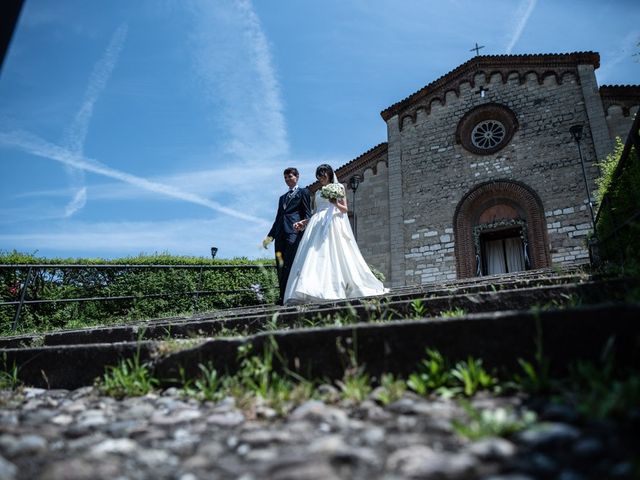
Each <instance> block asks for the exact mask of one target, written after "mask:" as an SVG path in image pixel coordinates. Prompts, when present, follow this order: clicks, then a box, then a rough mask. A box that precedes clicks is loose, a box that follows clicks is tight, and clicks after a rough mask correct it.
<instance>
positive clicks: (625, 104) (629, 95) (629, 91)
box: [600, 85, 640, 116]
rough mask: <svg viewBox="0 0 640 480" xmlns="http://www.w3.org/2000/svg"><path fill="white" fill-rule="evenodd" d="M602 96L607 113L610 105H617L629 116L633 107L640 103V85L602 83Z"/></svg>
mask: <svg viewBox="0 0 640 480" xmlns="http://www.w3.org/2000/svg"><path fill="white" fill-rule="evenodd" d="M600 98H602V106H603V107H604V111H605V113H606V112H607V110H608V109H609V107H611V106H613V105H617V106H619V107H621V108H622V114H623V115H624V116H629V114H630V113H631V112H630V109H631V107H635V106H637V105H640V85H602V86H601V87H600Z"/></svg>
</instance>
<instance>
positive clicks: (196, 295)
mask: <svg viewBox="0 0 640 480" xmlns="http://www.w3.org/2000/svg"><path fill="white" fill-rule="evenodd" d="M274 268H275V265H270V264H265V265H262V264H258V265H246V264H245V265H131V264H122V265H118V264H98V265H85V264H44V263H42V264H0V272H2V271H3V270H4V271H7V270H13V271H14V272H16V273H15V275H16V277H18V276H20V275H19V272H24V271H25V270H26V274H24V280H22V281H20V282H19V283H18V284H16V285H15V286H14V288H15V290H16V291H15V293H16V294H17V296H18V297H19V298H18V299H16V300H8V301H0V307H4V306H15V307H16V312H15V315H14V318H13V322H12V324H11V330H12V331H16V330H17V328H18V325H19V322H20V315H21V312H22V310H23V307H24V306H27V305H44V304H65V303H83V302H103V301H114V302H117V301H127V300H128V301H131V300H141V299H160V298H174V297H185V296H191V297H192V306H193V310H194V311H196V312H197V311H198V305H199V299H200V297H201V296H212V295H233V294H247V293H250V294H253V295H255V296H256V299H258V300H260V299H261V298H262V299H264V297H265V293H267V292H269V291H271V290H277V288H278V287H277V285H272V286H266V287H265V286H263V285H260V284H253V285H251V286H249V287H248V288H239V289H235V290H203V289H202V285H203V278H204V273H205V271H207V270H243V269H262V270H271V269H274ZM47 270H48V271H51V270H54V271H56V270H57V271H61V272H65V271H69V270H116V271H123V272H129V271H131V270H151V271H161V270H197V272H198V283H197V288H196V289H195V290H189V291H183V292H175V291H174V292H160V293H145V294H133V295H118V296H110V295H105V296H90V297H71V298H27V292H28V290H29V287H30V286H31V285H32V282H33V281H34V279H35V277H36V275H37V273H36V272H38V271H47ZM53 277H55V275H54V276H53ZM52 283H55V280H52ZM102 286H103V287H107V286H108V282H103V285H102ZM80 288H81V287H80Z"/></svg>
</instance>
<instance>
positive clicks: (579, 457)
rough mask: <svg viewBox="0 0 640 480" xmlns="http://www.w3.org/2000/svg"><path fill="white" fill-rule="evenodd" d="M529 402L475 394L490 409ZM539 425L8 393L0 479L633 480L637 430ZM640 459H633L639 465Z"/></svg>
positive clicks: (568, 420) (431, 404)
mask: <svg viewBox="0 0 640 480" xmlns="http://www.w3.org/2000/svg"><path fill="white" fill-rule="evenodd" d="M523 402H524V399H523V397H519V396H511V397H489V396H480V397H476V398H475V399H474V401H473V403H474V406H475V407H477V408H481V409H496V408H499V407H509V408H514V409H516V410H517V409H519V408H521V407H522V406H523ZM537 410H538V411H539V416H538V422H537V424H536V425H535V427H532V428H529V429H528V430H524V431H522V432H520V433H518V434H515V435H513V436H511V437H509V439H503V438H483V439H481V440H477V441H473V442H472V441H470V440H467V439H465V438H464V437H461V436H460V435H458V434H457V433H456V432H455V431H454V430H453V429H452V426H451V420H452V419H459V420H462V421H465V418H466V417H465V415H466V414H465V411H464V409H462V408H461V407H460V406H459V404H458V402H457V401H456V400H442V399H436V400H431V399H424V398H421V397H417V396H414V395H411V394H405V395H404V396H403V397H402V398H401V399H400V400H398V401H396V402H394V403H392V404H390V405H388V406H386V407H382V406H380V405H378V404H376V403H375V402H373V401H372V400H366V401H364V402H362V403H360V404H358V405H353V404H351V405H349V404H344V403H342V404H341V403H336V404H331V403H323V402H321V401H318V400H309V401H307V402H306V403H303V404H301V405H299V406H297V407H295V408H293V409H292V410H291V411H290V412H289V413H288V414H287V415H286V416H284V417H282V416H278V415H276V412H274V411H273V410H271V409H270V408H267V407H261V406H260V405H258V406H257V407H256V408H255V409H253V410H252V411H251V412H246V411H242V410H240V409H239V408H238V407H237V406H236V404H235V402H234V401H233V399H232V398H227V399H225V400H223V401H221V402H218V403H212V402H204V403H201V402H198V401H196V400H195V399H185V398H182V397H181V396H180V395H179V394H178V392H177V391H176V390H172V389H169V390H167V391H165V392H163V393H161V394H150V395H147V396H144V397H136V398H127V399H124V400H115V399H113V398H110V397H105V396H101V395H99V393H98V392H97V391H96V390H95V389H94V388H92V387H87V388H82V389H78V390H73V391H67V390H40V389H29V388H27V389H21V390H18V391H15V392H12V391H1V392H0V479H47V480H52V479H60V480H62V479H64V480H75V479H92V480H96V479H97V480H99V479H109V480H111V479H179V480H194V479H241V480H251V479H280V480H283V479H291V480H294V479H296V480H298V479H323V480H326V479H367V480H371V479H409V478H411V479H418V478H419V479H486V480H489V479H492V480H498V479H502V480H507V479H509V480H526V479H561V480H580V479H597V480H603V479H632V478H636V476H635V475H636V474H637V470H634V469H637V464H636V465H634V463H633V462H634V461H636V462H637V452H638V434H637V432H638V431H640V430H639V429H638V428H637V427H638V425H637V424H638V421H637V420H636V421H635V426H634V425H633V424H632V423H633V422H631V423H630V422H629V421H628V420H627V421H626V422H624V423H623V424H622V423H621V424H616V423H613V422H603V421H599V422H587V423H585V422H580V421H579V420H578V415H577V414H576V412H575V411H574V410H572V409H571V408H569V407H567V406H563V405H554V404H551V403H549V404H545V403H540V402H539V404H538V408H537ZM634 455H636V457H635V460H634Z"/></svg>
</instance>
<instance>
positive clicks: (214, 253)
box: [211, 247, 218, 260]
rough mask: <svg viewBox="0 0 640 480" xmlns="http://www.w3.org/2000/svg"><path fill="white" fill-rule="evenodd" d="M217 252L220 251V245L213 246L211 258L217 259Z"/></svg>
mask: <svg viewBox="0 0 640 480" xmlns="http://www.w3.org/2000/svg"><path fill="white" fill-rule="evenodd" d="M216 253H218V247H211V260H215V258H216Z"/></svg>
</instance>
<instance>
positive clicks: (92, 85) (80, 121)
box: [62, 24, 128, 217]
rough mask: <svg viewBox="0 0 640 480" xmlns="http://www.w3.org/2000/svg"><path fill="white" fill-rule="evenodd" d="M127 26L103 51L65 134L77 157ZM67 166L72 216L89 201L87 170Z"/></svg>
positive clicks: (123, 39)
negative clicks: (72, 191)
mask: <svg viewBox="0 0 640 480" xmlns="http://www.w3.org/2000/svg"><path fill="white" fill-rule="evenodd" d="M127 29H128V28H127V25H126V24H122V25H120V27H118V29H117V30H116V31H115V33H114V34H113V36H112V37H111V41H110V42H109V45H108V46H107V49H106V51H105V52H104V55H103V56H102V58H101V59H100V60H99V61H98V62H97V63H96V65H95V66H94V68H93V72H92V73H91V77H90V78H89V85H88V86H87V90H86V91H85V94H84V101H83V102H82V105H81V106H80V110H78V112H77V113H76V116H75V118H74V119H73V122H72V123H71V125H70V126H69V128H68V129H67V132H66V134H65V136H64V139H63V142H62V143H63V145H64V146H65V147H66V148H68V149H69V151H70V152H71V153H73V154H74V155H76V156H77V157H78V158H82V157H83V155H84V142H85V139H86V138H87V131H88V130H89V122H90V121H91V116H92V115H93V106H94V105H95V103H96V101H97V100H98V97H99V96H100V94H101V93H102V91H103V90H104V87H105V86H106V84H107V81H108V80H109V78H110V77H111V72H113V69H114V67H115V65H116V63H117V61H118V57H119V55H120V52H121V51H122V46H123V45H124V41H125V39H126V37H127ZM66 170H67V172H68V173H69V175H70V176H71V183H72V186H73V188H74V190H75V194H74V197H73V199H72V200H71V201H70V202H69V203H68V204H67V206H66V209H65V217H70V216H71V215H73V214H74V213H75V212H77V211H78V210H80V209H81V208H82V207H84V205H85V203H86V201H87V188H86V187H85V186H84V170H82V169H75V168H73V167H70V166H67V167H66Z"/></svg>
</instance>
